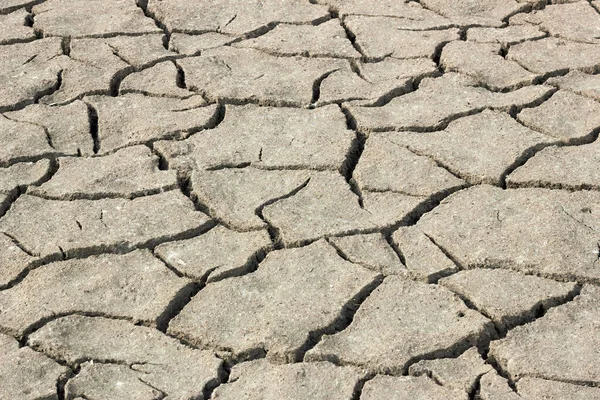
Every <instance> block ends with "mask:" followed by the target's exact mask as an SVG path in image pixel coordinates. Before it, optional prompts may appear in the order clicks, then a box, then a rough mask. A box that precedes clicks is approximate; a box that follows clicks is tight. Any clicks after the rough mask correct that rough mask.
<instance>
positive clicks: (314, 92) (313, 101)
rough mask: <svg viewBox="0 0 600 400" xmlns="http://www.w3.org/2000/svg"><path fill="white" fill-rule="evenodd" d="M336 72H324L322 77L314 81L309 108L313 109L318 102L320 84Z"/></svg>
mask: <svg viewBox="0 0 600 400" xmlns="http://www.w3.org/2000/svg"><path fill="white" fill-rule="evenodd" d="M336 71H338V69H334V70H331V71H327V72H325V73H324V74H323V75H321V76H320V77H318V78H317V79H315V81H314V82H313V86H312V98H311V100H310V106H309V108H314V107H315V104H316V103H317V102H318V101H319V97H321V83H322V82H323V81H324V80H325V79H327V77H328V76H329V75H331V74H333V73H334V72H336Z"/></svg>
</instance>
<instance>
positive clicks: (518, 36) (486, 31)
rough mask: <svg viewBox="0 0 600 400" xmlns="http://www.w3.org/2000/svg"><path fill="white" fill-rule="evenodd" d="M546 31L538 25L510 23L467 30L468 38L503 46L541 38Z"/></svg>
mask: <svg viewBox="0 0 600 400" xmlns="http://www.w3.org/2000/svg"><path fill="white" fill-rule="evenodd" d="M545 36H546V33H545V32H543V31H541V30H540V29H539V28H538V27H537V26H532V25H509V26H507V27H504V28H487V27H474V28H469V30H468V31H467V40H469V41H473V42H479V43H500V44H501V45H502V46H503V47H507V46H509V45H514V44H517V43H521V42H525V41H528V40H535V39H541V38H543V37H545Z"/></svg>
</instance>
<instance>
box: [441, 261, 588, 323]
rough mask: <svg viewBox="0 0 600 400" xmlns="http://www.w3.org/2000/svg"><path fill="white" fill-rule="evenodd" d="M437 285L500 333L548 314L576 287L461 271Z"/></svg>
mask: <svg viewBox="0 0 600 400" xmlns="http://www.w3.org/2000/svg"><path fill="white" fill-rule="evenodd" d="M439 283H440V284H441V285H443V286H445V287H447V288H448V289H450V290H452V291H453V292H455V293H457V294H458V295H459V296H461V298H464V299H467V300H468V301H469V302H470V303H471V304H473V306H475V307H476V308H477V310H479V311H480V312H481V313H482V314H483V315H485V316H487V317H488V318H490V319H491V320H492V321H493V322H494V324H496V327H497V328H498V329H499V330H500V331H507V330H509V329H512V328H513V327H514V326H516V325H520V324H523V323H525V322H528V321H531V320H533V319H535V316H536V314H537V312H538V311H539V310H547V309H549V308H551V307H554V306H556V305H558V304H561V303H563V302H565V301H566V300H567V299H568V298H569V297H571V296H573V295H574V293H575V292H574V291H575V288H576V284H575V283H561V282H556V281H553V280H550V279H544V278H538V277H537V276H529V275H523V274H519V273H517V272H513V271H509V270H503V269H472V270H468V271H460V272H458V273H457V274H454V275H452V276H450V277H448V278H443V279H441V280H440V281H439Z"/></svg>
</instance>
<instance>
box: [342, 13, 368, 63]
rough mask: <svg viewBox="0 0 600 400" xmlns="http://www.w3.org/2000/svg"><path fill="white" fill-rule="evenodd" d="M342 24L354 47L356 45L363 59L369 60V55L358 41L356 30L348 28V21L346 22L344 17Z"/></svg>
mask: <svg viewBox="0 0 600 400" xmlns="http://www.w3.org/2000/svg"><path fill="white" fill-rule="evenodd" d="M340 25H341V26H342V28H343V29H344V32H346V37H347V38H348V41H350V44H352V47H354V50H356V51H357V52H358V54H360V56H361V58H362V60H364V61H366V60H368V59H369V57H367V55H366V54H365V52H364V51H363V49H362V48H361V47H360V45H359V44H358V43H357V42H356V35H355V34H354V32H352V30H351V29H350V28H348V26H347V25H346V22H344V20H343V19H340Z"/></svg>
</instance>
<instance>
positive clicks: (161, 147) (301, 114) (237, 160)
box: [154, 104, 356, 173]
mask: <svg viewBox="0 0 600 400" xmlns="http://www.w3.org/2000/svg"><path fill="white" fill-rule="evenodd" d="M225 114H226V118H225V119H224V120H223V122H221V123H220V124H219V125H218V126H217V127H216V128H214V129H210V130H206V131H204V132H202V134H199V135H193V136H192V137H190V138H189V139H187V140H184V141H161V142H158V143H156V144H155V145H154V147H155V149H156V150H157V151H158V152H159V153H160V154H161V155H162V156H163V157H164V158H165V159H166V160H167V162H168V164H169V168H175V169H177V170H179V171H181V172H186V173H187V172H190V171H191V170H192V169H199V170H202V169H216V168H223V167H234V166H242V165H248V164H249V165H252V166H255V167H258V168H265V169H315V170H323V169H329V170H340V171H341V170H342V169H343V167H344V165H345V161H346V158H347V155H348V153H349V152H350V149H351V147H352V142H353V141H354V140H355V137H356V134H355V133H354V132H353V131H351V130H349V129H348V128H347V127H346V119H345V117H344V114H343V113H342V112H341V111H340V110H339V108H338V107H336V106H333V105H331V106H326V107H319V108H317V109H314V110H307V109H301V108H279V107H259V106H257V105H253V104H248V105H245V106H227V108H226V110H225Z"/></svg>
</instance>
